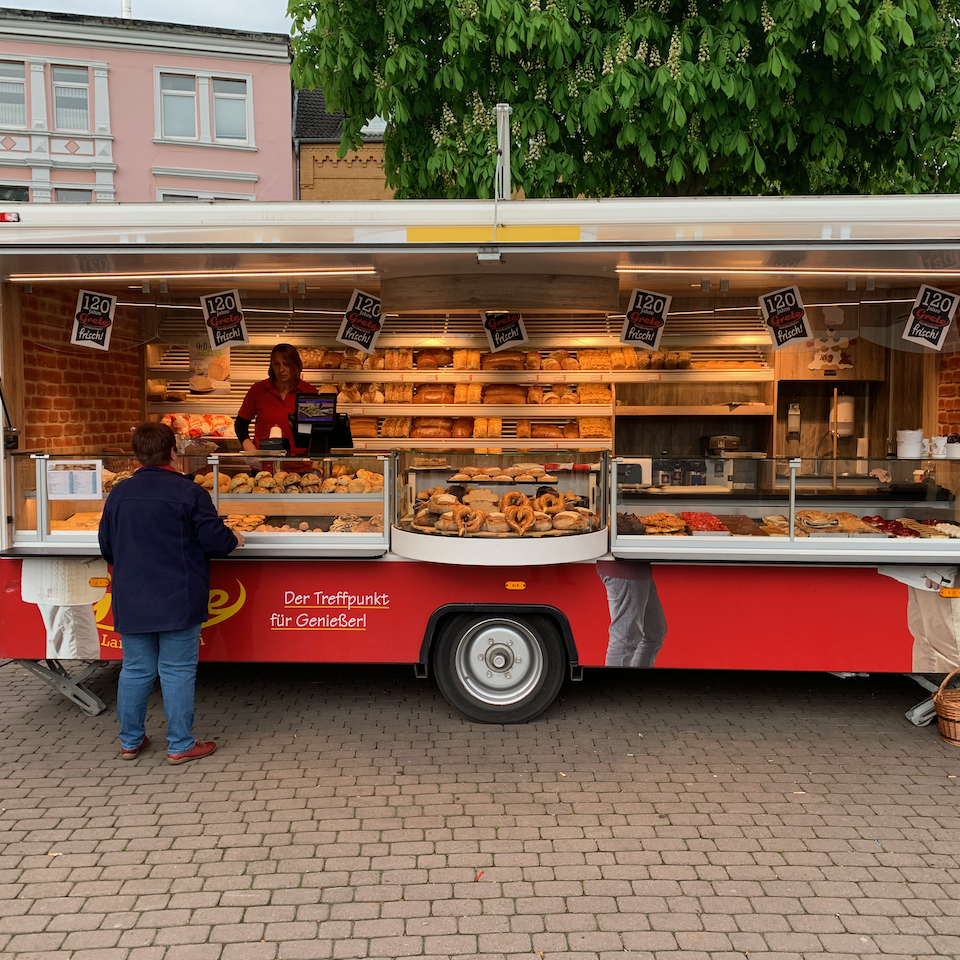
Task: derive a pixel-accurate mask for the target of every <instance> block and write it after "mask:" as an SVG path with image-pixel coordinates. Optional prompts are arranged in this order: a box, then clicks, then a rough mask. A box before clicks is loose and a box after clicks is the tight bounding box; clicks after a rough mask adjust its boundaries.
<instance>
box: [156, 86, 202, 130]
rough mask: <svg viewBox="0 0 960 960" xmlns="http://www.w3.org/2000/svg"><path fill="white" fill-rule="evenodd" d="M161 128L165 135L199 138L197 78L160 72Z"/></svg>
mask: <svg viewBox="0 0 960 960" xmlns="http://www.w3.org/2000/svg"><path fill="white" fill-rule="evenodd" d="M160 100H161V114H162V118H161V130H162V133H163V136H164V137H170V138H172V139H173V138H175V139H178V140H196V139H197V80H196V77H187V76H183V75H182V74H176V73H161V74H160Z"/></svg>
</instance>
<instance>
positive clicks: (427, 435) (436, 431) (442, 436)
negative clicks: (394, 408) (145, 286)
mask: <svg viewBox="0 0 960 960" xmlns="http://www.w3.org/2000/svg"><path fill="white" fill-rule="evenodd" d="M410 437H411V438H412V439H417V438H419V439H432V440H449V439H450V430H449V429H446V428H444V427H414V428H413V429H412V430H411V431H410Z"/></svg>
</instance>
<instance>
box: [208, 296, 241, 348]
mask: <svg viewBox="0 0 960 960" xmlns="http://www.w3.org/2000/svg"><path fill="white" fill-rule="evenodd" d="M200 305H201V306H202V307H203V320H204V323H205V325H206V328H207V336H208V337H209V338H210V346H211V347H213V349H214V350H219V349H220V348H221V347H229V346H230V344H232V343H249V342H250V338H249V337H248V336H247V324H246V322H245V321H244V319H243V307H242V306H241V305H240V291H239V290H224V291H222V292H221V293H210V294H207V296H205V297H201V298H200Z"/></svg>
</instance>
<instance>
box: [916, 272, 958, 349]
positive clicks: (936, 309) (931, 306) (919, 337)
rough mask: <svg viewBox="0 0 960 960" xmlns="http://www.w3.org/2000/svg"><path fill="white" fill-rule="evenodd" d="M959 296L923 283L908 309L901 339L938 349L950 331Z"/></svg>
mask: <svg viewBox="0 0 960 960" xmlns="http://www.w3.org/2000/svg"><path fill="white" fill-rule="evenodd" d="M958 303H960V296H958V295H957V294H955V293H947V291H946V290H938V289H937V288H936V287H928V286H927V285H926V284H923V285H922V286H921V287H920V292H919V293H918V294H917V299H916V300H915V301H914V303H913V308H912V309H911V310H910V316H909V317H908V318H907V325H906V326H905V327H904V328H903V339H904V340H908V341H909V342H910V343H919V344H922V345H923V346H925V347H932V348H933V349H934V350H940V349H941V348H942V347H943V341H944V340H946V339H947V334H948V333H949V332H950V324H951V323H952V322H953V317H954V314H956V312H957V304H958Z"/></svg>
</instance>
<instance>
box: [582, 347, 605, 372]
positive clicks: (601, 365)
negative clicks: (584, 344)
mask: <svg viewBox="0 0 960 960" xmlns="http://www.w3.org/2000/svg"><path fill="white" fill-rule="evenodd" d="M578 356H579V358H580V368H581V369H582V370H609V369H611V365H610V351H609V350H581V351H580V352H579V354H578Z"/></svg>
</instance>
